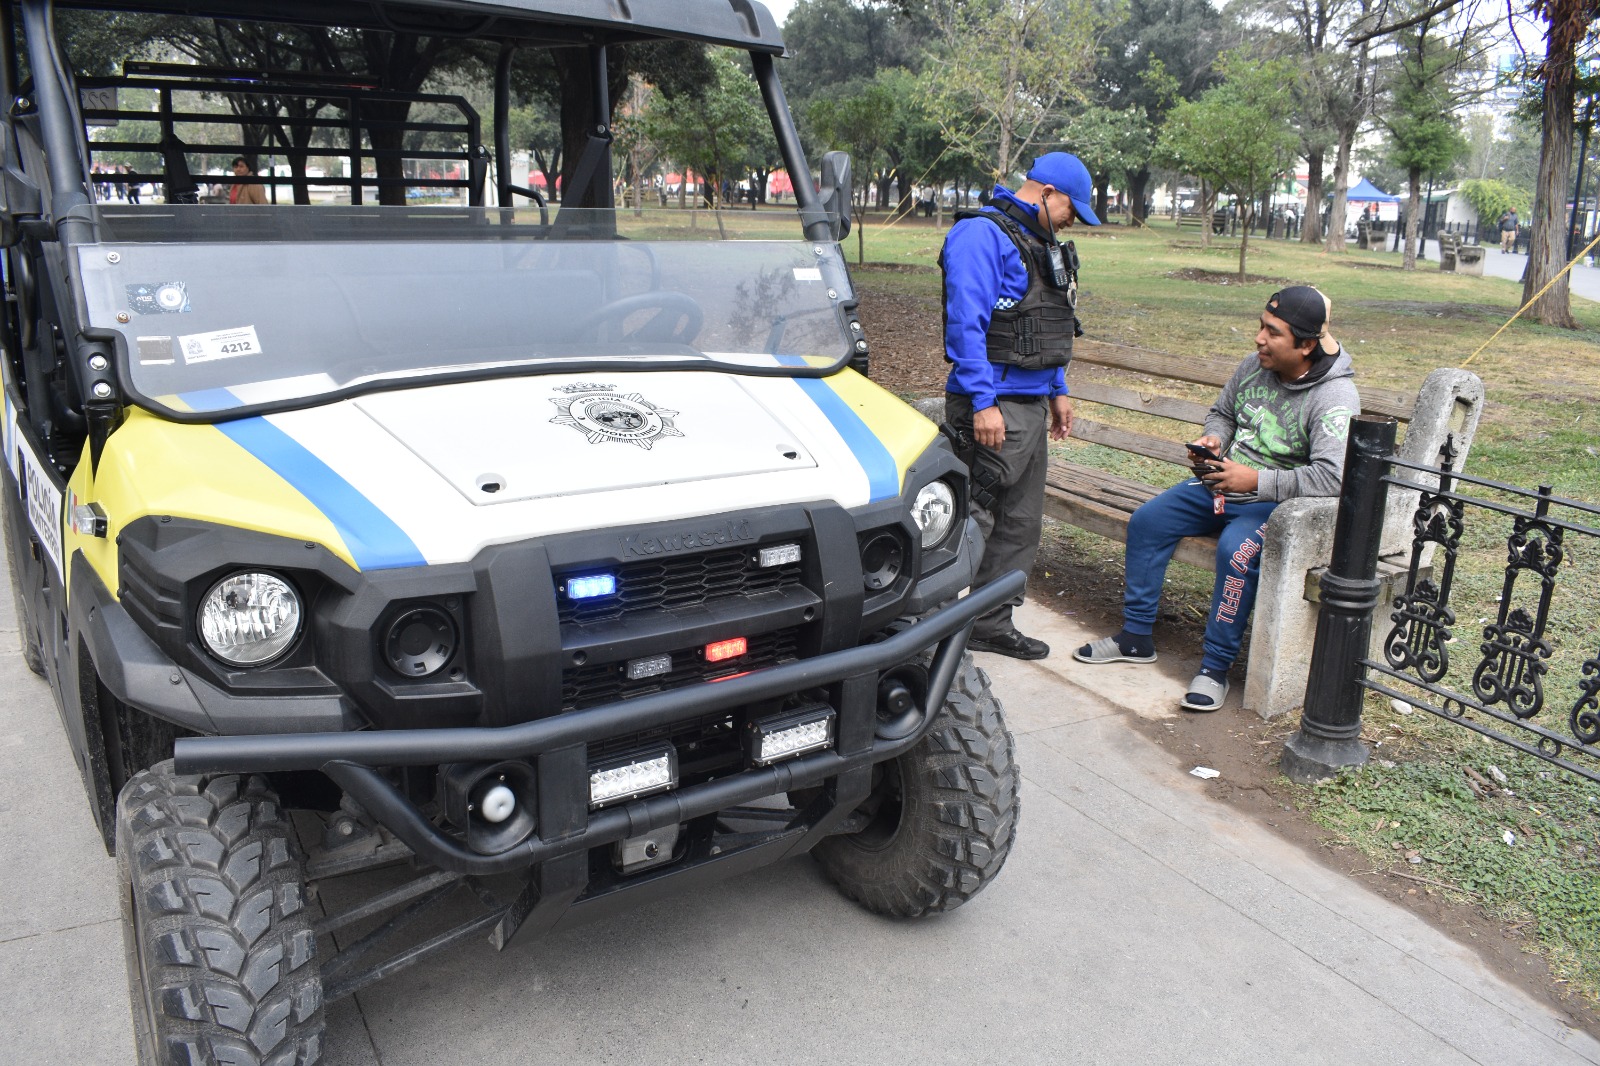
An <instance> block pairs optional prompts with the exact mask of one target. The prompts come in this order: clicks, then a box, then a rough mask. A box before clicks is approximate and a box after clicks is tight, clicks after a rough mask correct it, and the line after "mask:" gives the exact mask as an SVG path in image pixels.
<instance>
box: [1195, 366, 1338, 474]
mask: <svg viewBox="0 0 1600 1066" xmlns="http://www.w3.org/2000/svg"><path fill="white" fill-rule="evenodd" d="M1329 358H1331V359H1332V362H1333V365H1332V366H1329V367H1328V368H1327V370H1326V371H1325V372H1323V368H1322V367H1321V366H1316V367H1313V368H1312V370H1311V372H1310V373H1309V374H1307V375H1306V376H1305V377H1304V378H1301V379H1300V380H1299V381H1291V382H1286V381H1284V380H1282V379H1281V378H1279V377H1278V375H1277V374H1275V373H1273V372H1272V371H1270V370H1263V369H1261V362H1260V361H1259V360H1258V359H1257V358H1256V357H1255V356H1254V355H1251V356H1250V357H1248V358H1247V359H1245V361H1244V362H1242V363H1240V364H1239V369H1237V370H1235V371H1234V372H1233V377H1232V378H1231V379H1229V381H1228V383H1227V384H1226V385H1224V386H1223V388H1222V395H1220V396H1218V397H1217V402H1216V403H1215V404H1213V405H1212V406H1211V413H1210V414H1208V415H1207V416H1206V424H1205V433H1206V434H1207V435H1209V436H1214V437H1216V438H1218V439H1219V440H1221V441H1222V449H1221V452H1222V455H1223V456H1224V457H1226V458H1228V459H1232V460H1233V461H1234V462H1236V463H1243V464H1244V465H1245V466H1250V467H1254V468H1255V469H1256V470H1258V471H1260V483H1259V485H1258V486H1257V488H1256V491H1255V492H1253V493H1240V494H1234V493H1229V494H1228V499H1230V500H1239V501H1242V502H1243V501H1252V500H1267V501H1282V500H1291V499H1294V498H1295V497H1296V496H1337V495H1338V494H1339V482H1340V481H1341V480H1342V479H1343V477H1344V444H1345V437H1346V435H1347V434H1348V433H1349V431H1350V419H1351V417H1352V416H1354V415H1356V414H1358V413H1359V412H1360V411H1361V397H1360V396H1359V395H1358V394H1357V393H1356V385H1355V380H1354V371H1353V368H1352V366H1351V363H1350V356H1349V355H1347V354H1346V353H1345V352H1344V350H1343V349H1342V348H1341V349H1340V350H1339V354H1337V355H1334V356H1331V357H1329Z"/></svg>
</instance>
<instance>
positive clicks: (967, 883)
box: [812, 655, 1021, 918]
mask: <svg viewBox="0 0 1600 1066" xmlns="http://www.w3.org/2000/svg"><path fill="white" fill-rule="evenodd" d="M875 774H877V776H876V778H875V781H874V787H873V790H872V795H871V796H869V797H868V799H867V802H866V803H865V804H863V805H862V807H861V809H860V810H858V812H857V813H858V814H860V815H865V816H866V818H867V824H866V826H865V827H864V828H863V829H861V830H860V831H859V832H856V833H852V834H849V835H841V836H834V837H829V838H828V839H826V840H824V841H823V842H822V843H820V844H818V845H817V846H816V847H815V848H814V849H812V855H813V856H814V857H815V859H816V860H817V862H818V863H819V864H820V865H821V867H822V869H823V872H824V873H826V874H827V875H828V877H829V879H831V880H832V881H833V883H834V884H835V885H837V886H838V887H839V890H840V891H841V892H843V893H844V894H845V895H846V896H848V897H850V898H851V899H853V900H855V901H856V902H857V903H859V904H861V905H862V906H863V907H865V908H867V910H869V911H872V912H873V913H875V914H886V915H891V916H894V917H898V918H916V917H920V916H922V915H924V914H937V913H940V912H942V911H948V910H953V909H955V908H956V907H959V906H961V904H963V903H965V902H966V901H967V900H969V899H971V898H972V897H973V896H976V895H977V894H978V893H979V892H981V891H983V889H984V886H986V885H988V884H989V882H990V881H993V880H994V879H995V877H996V876H997V875H998V874H999V873H1000V868H1001V867H1002V866H1004V865H1005V861H1006V856H1007V855H1008V854H1010V852H1011V842H1012V841H1013V840H1014V839H1016V833H1017V817H1018V815H1019V813H1020V811H1021V806H1020V800H1019V799H1018V797H1017V767H1016V762H1015V745H1014V744H1013V742H1012V739H1011V733H1010V731H1009V730H1007V729H1006V723H1005V713H1004V711H1003V710H1002V709H1001V706H1000V701H999V700H997V699H995V696H994V693H993V692H992V691H991V690H990V688H989V678H988V675H986V674H985V673H984V672H983V671H982V670H980V669H978V668H977V667H976V666H974V665H973V662H972V657H971V656H970V655H963V656H962V658H961V669H960V670H959V671H958V672H957V674H956V679H955V683H954V684H952V685H951V686H950V694H949V696H948V697H946V699H945V703H944V706H943V707H942V708H940V710H939V712H938V715H937V716H936V717H935V718H934V721H933V725H932V726H931V727H930V728H929V730H928V732H927V734H926V735H925V736H924V737H923V738H922V739H921V740H920V741H918V742H917V745H916V747H914V748H912V749H911V750H910V751H908V752H906V753H905V754H904V755H901V756H900V757H899V758H897V759H893V760H891V761H890V762H887V763H884V764H883V765H882V766H880V767H878V768H877V769H876V770H875Z"/></svg>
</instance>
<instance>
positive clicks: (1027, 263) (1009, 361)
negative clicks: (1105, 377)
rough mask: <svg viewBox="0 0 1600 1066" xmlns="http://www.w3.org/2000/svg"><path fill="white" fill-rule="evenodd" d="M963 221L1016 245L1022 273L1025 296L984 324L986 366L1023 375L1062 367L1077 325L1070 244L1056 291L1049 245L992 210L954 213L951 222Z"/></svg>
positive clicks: (1073, 256)
mask: <svg viewBox="0 0 1600 1066" xmlns="http://www.w3.org/2000/svg"><path fill="white" fill-rule="evenodd" d="M964 218H982V219H987V220H988V221H990V222H993V223H994V224H995V225H997V226H999V227H1000V230H1001V232H1002V233H1004V234H1005V235H1006V236H1007V237H1008V238H1010V240H1011V243H1012V244H1014V245H1016V248H1017V253H1018V254H1019V255H1021V256H1022V265H1023V267H1024V268H1025V269H1026V270H1027V272H1028V291H1027V292H1025V293H1024V294H1023V296H1022V299H1020V300H1018V301H1017V302H1016V304H1015V305H1013V306H1011V307H1007V308H996V309H995V310H994V313H993V315H992V316H991V317H990V319H989V332H988V334H987V335H986V336H985V338H984V341H985V346H986V348H987V354H988V356H989V361H990V362H991V363H999V364H1002V365H1004V366H1017V367H1022V368H1023V369H1024V370H1044V369H1046V368H1054V367H1058V366H1060V367H1064V366H1066V365H1067V364H1068V363H1070V362H1071V361H1072V338H1073V336H1074V334H1075V333H1076V332H1077V329H1076V327H1077V321H1078V316H1077V303H1078V275H1077V271H1076V270H1075V269H1074V268H1073V266H1072V264H1073V263H1074V262H1075V260H1076V254H1075V253H1074V252H1073V249H1072V245H1071V243H1070V242H1068V244H1067V245H1066V246H1065V251H1066V252H1067V262H1068V271H1069V275H1068V277H1069V281H1068V284H1067V287H1066V288H1057V287H1056V285H1055V284H1054V281H1053V277H1054V274H1055V270H1054V268H1053V267H1052V266H1051V264H1050V246H1049V245H1048V244H1046V243H1045V242H1044V241H1043V240H1041V239H1039V237H1038V236H1036V235H1035V234H1033V233H1032V232H1030V231H1029V230H1028V229H1026V228H1025V227H1024V226H1023V225H1022V224H1021V223H1020V222H1018V221H1017V220H1016V219H1014V218H1011V217H1010V216H1008V215H1005V214H1001V213H1000V212H998V211H957V212H956V221H958V222H959V221H960V220H962V219H964ZM940 265H941V266H942V265H943V261H942V258H941V263H940ZM946 306H947V307H948V306H949V302H948V300H947V301H946Z"/></svg>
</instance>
